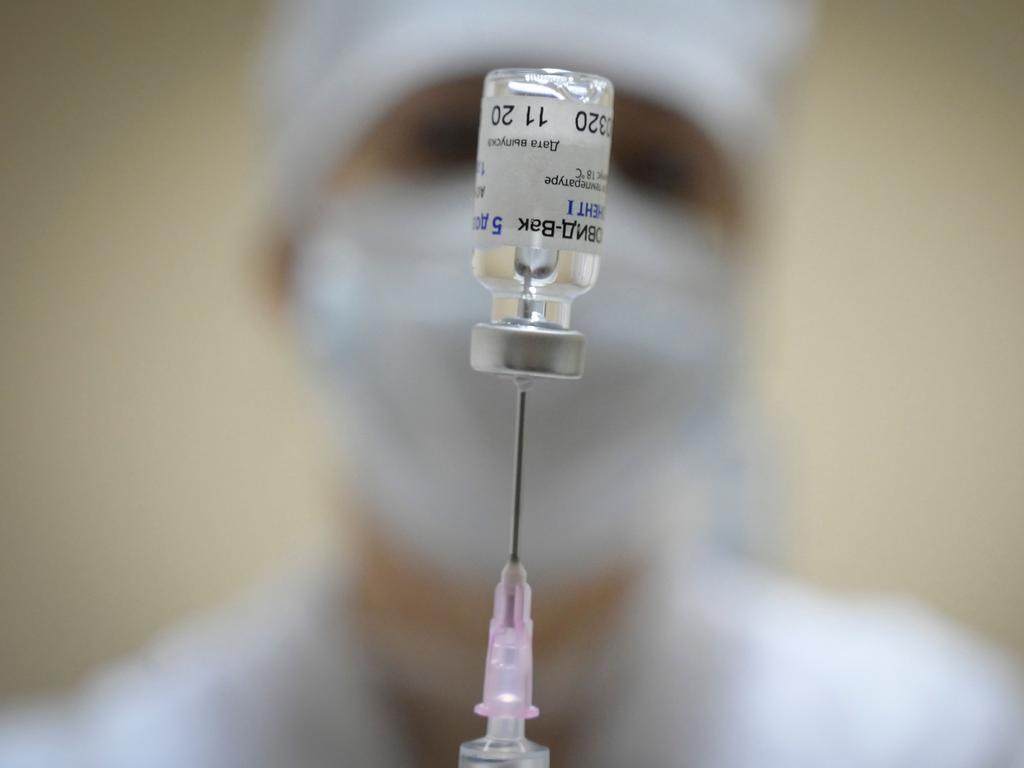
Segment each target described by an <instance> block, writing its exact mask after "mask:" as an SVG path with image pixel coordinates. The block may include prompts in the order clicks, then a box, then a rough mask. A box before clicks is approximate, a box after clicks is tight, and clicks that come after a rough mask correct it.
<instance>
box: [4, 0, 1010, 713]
mask: <svg viewBox="0 0 1024 768" xmlns="http://www.w3.org/2000/svg"><path fill="white" fill-rule="evenodd" d="M7 5H8V6H12V7H5V8H4V9H3V11H2V14H3V17H2V20H0V83H2V88H3V93H4V94H5V98H4V100H3V110H4V112H3V119H2V122H0V158H2V177H0V217H2V220H0V221H2V225H0V248H2V250H0V366H2V371H3V375H2V379H0V381H2V384H0V424H2V425H3V428H2V430H0V622H2V631H0V695H3V694H10V693H14V692H23V691H28V690H33V689H38V688H47V687H54V686H59V685H64V684H66V683H68V682H69V681H72V680H75V679H78V678H79V677H80V676H81V675H82V673H83V672H84V671H85V670H87V669H88V668H90V667H91V666H92V665H94V664H95V663H96V662H98V661H101V660H104V659H108V658H111V657H113V656H116V655H118V654H121V653H124V652H126V651H129V650H130V649H132V648H135V647H137V646H138V645H139V644H140V643H141V642H143V641H144V639H145V638H147V637H149V636H151V634H152V633H153V632H154V631H155V630H156V629H157V628H159V627H161V626H165V625H167V624H169V623H171V622H173V621H174V620H175V619H177V618H179V617H180V616H182V615H184V614H186V613H190V612H194V611H196V610H202V609H204V608H209V607H212V606H214V605H216V604H217V603H218V602H219V601H221V600H223V599H224V598H225V597H226V596H227V595H229V594H231V593H233V592H236V591H237V590H238V589H240V588H242V587H243V586H244V585H245V584H247V583H250V582H251V581H253V580H254V579H256V578H258V576H259V574H261V573H264V572H266V571H267V570H268V569H270V568H271V567H272V564H273V563H275V562H277V561H279V560H280V559H282V558H284V557H285V556H286V555H287V553H288V551H289V550H290V549H291V548H293V546H294V544H295V541H296V540H297V539H299V538H300V537H301V536H302V535H303V532H304V531H308V530H310V529H311V528H313V527H315V526H316V525H317V524H318V520H319V518H320V516H321V514H320V513H321V512H322V510H323V509H324V508H325V507H326V503H327V502H326V494H327V491H328V490H329V488H328V482H327V474H328V473H327V471H326V469H325V463H326V460H325V459H324V451H323V442H324V440H323V435H322V434H321V432H320V429H319V428H318V424H317V422H316V419H315V418H314V415H313V414H312V413H310V411H309V410H307V409H308V405H307V402H306V399H305V397H304V393H303V391H302V384H301V382H300V381H299V378H298V375H297V372H296V371H295V369H294V366H293V360H292V359H291V358H290V356H289V355H290V351H289V349H288V347H287V343H286V340H285V338H284V335H283V333H282V330H281V328H280V327H279V326H278V325H277V324H276V323H275V321H274V318H273V317H272V315H271V314H270V313H269V311H268V307H267V305H266V302H265V300H264V295H263V293H262V291H263V288H264V286H263V285H262V284H261V282H260V271H259V263H258V262H257V260H255V259H254V258H253V251H254V249H255V248H256V246H257V245H258V244H259V242H260V235H261V224H260V221H259V218H258V213H259V211H260V203H261V201H260V189H261V184H260V172H259V165H258V162H257V161H258V158H259V156H260V155H259V151H258V146H257V145H256V142H255V138H254V125H253V120H252V116H251V115H250V114H249V112H248V108H247V106H246V105H247V98H248V94H247V92H246V86H247V80H246V78H247V67H248V66H249V63H250V62H249V60H248V58H247V57H248V56H249V52H250V50H251V45H252V42H253V40H254V39H255V35H256V33H257V22H258V15H259V4H255V3H246V2H243V0H232V1H231V2H218V3H203V2H191V1H190V2H179V3H156V2H153V3H129V2H118V1H117V0H104V2H99V3H91V4H61V5H65V6H68V7H65V8H63V9H61V10H60V12H59V13H58V12H57V11H52V10H48V9H47V8H44V7H43V6H50V5H52V4H42V3H37V4H28V3H22V4H13V3H9V4H7ZM15 5H17V6H18V7H17V8H15V7H13V6H15ZM87 6H88V7H87ZM1021 16H1022V14H1021V13H1020V12H1019V10H1018V9H1017V8H1016V4H1015V3H1013V2H1003V3H995V2H985V3H976V2H966V0H965V1H963V2H953V1H952V0H941V2H939V1H936V2H931V3H925V2H916V3H894V2H884V1H882V0H877V1H876V2H856V3H851V2H839V1H838V0H837V1H836V2H834V3H832V4H830V5H828V6H827V12H826V14H825V17H824V20H823V30H822V38H821V41H820V47H819V49H818V51H817V52H816V53H815V55H814V56H813V58H812V61H811V65H810V66H809V67H808V69H807V72H806V74H805V77H804V79H803V81H802V83H801V89H800V90H799V91H798V92H797V94H796V95H797V97H798V98H797V99H796V100H795V102H794V105H793V106H794V111H793V116H792V120H791V123H792V125H791V133H790V134H789V137H788V139H787V142H786V145H785V147H784V152H783V154H782V158H781V159H780V161H779V163H778V169H779V171H780V173H781V176H780V177H779V179H778V181H777V182H776V187H773V188H769V189H768V190H767V192H768V193H769V194H768V195H767V197H768V201H767V208H766V211H767V213H768V214H770V215H766V217H765V218H766V221H767V222H768V223H766V225H765V226H766V229H767V236H768V237H769V241H770V244H771V248H770V249H769V250H770V254H769V256H770V258H766V259H764V260H763V261H761V262H759V263H758V267H757V278H758V279H757V281H756V284H755V295H754V298H755V301H754V304H753V307H754V308H753V311H752V322H753V324H754V326H755V335H754V342H755V343H754V353H755V359H756V361H757V363H758V365H757V366H756V373H757V376H756V383H757V385H758V388H759V391H760V392H761V393H762V394H763V399H764V401H765V403H766V405H767V406H768V409H769V411H768V412H769V414H770V418H771V420H772V422H773V423H774V424H775V425H777V426H778V427H779V428H780V429H781V430H782V434H783V435H784V436H785V437H784V439H782V440H781V443H780V446H781V448H782V449H783V451H784V456H785V458H786V463H785V467H786V470H785V477H786V481H787V482H786V483H785V484H784V488H785V490H786V492H787V495H788V502H789V507H790V510H791V517H790V521H789V527H788V536H787V539H786V541H787V545H788V555H789V559H790V561H791V562H792V564H793V566H794V568H795V569H796V570H797V571H798V572H800V573H802V574H804V575H807V576H809V577H811V578H812V579H814V580H816V581H819V582H822V583H824V584H827V585H830V586H835V587H841V588H853V589H858V588H866V587H872V588H874V587H879V588H887V589H888V588H896V589H900V590H907V591H910V592H913V593H916V594H918V595H921V596H923V597H924V598H926V599H928V600H930V601H932V602H934V603H936V604H938V605H939V606H941V607H942V608H943V609H945V610H947V611H948V612H950V613H952V614H953V615H955V616H957V617H959V618H961V619H963V620H965V621H967V622H969V623H971V624H972V625H974V626H976V627H977V628H979V629H980V630H982V631H983V632H986V633H989V634H990V635H991V636H993V637H995V638H997V639H998V640H999V641H1001V642H1004V643H1006V644H1008V645H1010V646H1011V647H1013V648H1015V649H1016V650H1017V651H1019V652H1024V615H1022V611H1021V610H1020V607H1019V606H1020V600H1019V598H1018V596H1017V595H1018V593H1019V591H1020V588H1021V587H1022V586H1024V568H1022V567H1021V565H1020V564H1019V553H1020V552H1021V551H1022V550H1024V519H1022V515H1021V511H1022V501H1024V472H1022V471H1021V466H1022V464H1024V438H1022V435H1024V409H1022V406H1021V402H1020V401H1021V392H1024V302H1022V301H1021V291H1022V288H1024V261H1022V259H1021V252H1022V249H1024V216H1022V215H1021V212H1022V203H1024V187H1022V185H1024V181H1022V180H1024V142H1022V141H1021V138H1020V137H1021V136H1022V135H1024V105H1022V100H1021V98H1020V94H1021V93H1022V92H1024V29H1022V20H1021Z"/></svg>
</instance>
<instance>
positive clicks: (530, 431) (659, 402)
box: [292, 177, 734, 580]
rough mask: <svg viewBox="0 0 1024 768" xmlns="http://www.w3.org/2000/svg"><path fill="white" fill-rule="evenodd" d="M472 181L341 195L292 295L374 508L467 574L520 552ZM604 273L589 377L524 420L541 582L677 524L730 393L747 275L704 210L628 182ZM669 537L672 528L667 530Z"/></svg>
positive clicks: (526, 532)
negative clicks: (473, 345) (478, 277)
mask: <svg viewBox="0 0 1024 768" xmlns="http://www.w3.org/2000/svg"><path fill="white" fill-rule="evenodd" d="M471 199H472V189H471V187H470V185H468V184H467V183H466V181H465V179H463V178H461V177H460V178H459V179H458V180H445V179H435V180H432V181H430V182H412V181H409V180H402V182H401V183H398V182H397V181H395V182H391V183H380V184H378V185H377V186H375V187H373V188H365V189H362V190H360V191H359V192H358V194H356V193H352V194H349V195H347V196H345V197H342V198H338V199H336V200H334V201H333V202H332V204H331V205H330V206H328V207H327V208H325V210H324V212H323V213H322V215H321V216H320V217H319V219H318V223H317V225H316V226H315V227H313V229H312V230H311V231H310V232H309V233H308V236H307V237H306V238H305V239H304V240H302V241H301V242H300V243H299V251H298V257H297V262H296V265H295V271H294V277H293V286H292V291H293V297H292V299H293V302H292V303H293V308H294V313H295V318H296V321H297V325H298V327H299V330H300V333H301V336H302V338H303V340H304V342H305V343H304V346H305V348H306V349H307V351H308V352H309V355H310V357H311V359H312V361H313V363H314V366H315V368H316V369H317V371H318V373H319V375H320V379H321V384H322V385H323V387H324V391H325V392H326V395H327V400H328V403H329V405H330V408H331V412H332V414H333V417H334V418H335V419H336V422H337V428H338V432H339V434H340V435H341V437H342V440H343V446H344V453H345V456H346V458H347V459H348V460H349V462H350V463H351V468H350V474H351V477H352V478H354V480H355V482H356V483H358V485H359V489H358V495H359V497H360V499H361V500H363V501H364V502H365V503H366V504H367V505H368V510H369V513H370V514H372V515H374V516H375V522H376V523H377V524H378V525H379V526H380V527H381V528H382V529H383V530H384V531H385V532H386V533H387V534H388V535H390V536H393V537H395V539H396V542H397V543H398V544H400V545H401V546H403V547H405V548H406V549H408V550H410V551H412V552H414V553H416V554H417V555H419V556H421V557H423V558H426V559H428V560H429V561H430V562H432V563H434V564H436V565H437V566H438V567H440V568H442V569H445V570H447V571H449V572H451V573H453V574H454V575H456V576H460V575H465V574H468V573H471V574H473V575H476V574H479V573H483V574H486V576H487V577H488V578H490V577H493V575H494V573H495V572H496V569H498V568H500V565H501V563H502V562H503V558H504V557H505V556H506V555H507V549H506V547H507V538H508V531H507V526H508V520H509V509H510V505H511V494H512V475H511V473H512V450H513V445H512V443H511V441H510V438H509V435H510V434H511V427H512V424H513V418H514V400H515V397H514V387H513V385H512V384H511V383H509V382H505V381H501V380H499V379H496V378H494V377H491V376H488V375H485V374H481V373H477V372H475V371H473V370H472V369H471V368H470V366H469V358H468V355H469V333H470V328H471V327H472V325H473V323H474V322H476V321H477V320H478V319H479V318H481V317H486V316H487V314H488V311H489V306H490V295H489V294H488V292H487V291H486V290H485V289H484V288H483V287H481V286H480V285H479V284H477V283H476V281H475V280H474V278H473V276H472V273H471V270H470V264H469V262H470V253H471V244H470V236H469V231H468V230H469V220H470V214H471ZM606 232H607V240H606V243H605V256H604V257H603V259H602V264H601V270H602V275H601V279H600V281H599V282H598V284H597V287H595V288H594V290H593V291H591V292H590V293H588V294H586V295H584V296H582V297H581V298H579V299H578V300H577V301H576V302H575V304H574V326H575V327H577V328H579V329H580V330H582V331H583V332H584V333H585V334H586V335H587V339H588V351H587V370H586V373H585V375H584V376H583V378H582V380H580V381H578V382H541V383H539V384H537V385H536V386H535V388H534V391H533V393H532V394H531V396H530V400H531V402H530V409H529V412H528V415H527V423H526V446H527V448H526V464H525V491H524V512H523V528H522V541H521V551H522V554H523V560H524V563H525V564H526V566H527V568H528V569H529V570H530V573H531V580H548V579H551V580H575V579H583V578H586V576H587V574H588V573H591V572H593V571H594V570H599V569H603V568H607V567H610V566H613V565H615V564H616V563H621V562H623V561H628V560H632V559H635V558H637V557H639V556H641V555H642V553H643V552H644V550H645V549H646V548H647V547H649V546H650V545H651V543H652V542H654V541H656V540H657V539H658V538H659V536H660V535H661V534H663V533H664V532H665V530H666V529H665V528H664V526H666V525H669V524H670V522H671V521H666V519H665V517H664V515H663V514H662V513H663V512H665V511H668V512H669V514H670V516H671V517H672V518H677V517H685V516H687V514H688V512H687V510H686V509H679V508H671V507H670V508H668V509H667V510H666V504H665V503H664V498H663V496H664V495H666V492H667V493H668V494H669V495H671V496H672V497H673V498H674V499H675V503H676V504H678V505H680V506H685V503H686V502H685V501H684V500H683V498H682V497H681V496H680V494H681V493H683V492H684V491H685V489H684V488H682V486H683V485H685V484H686V480H687V478H691V477H692V476H693V474H694V473H692V472H691V471H690V470H692V469H693V466H694V460H695V457H699V456H701V453H702V452H701V450H700V449H701V446H702V445H706V444H711V443H713V442H714V433H715V431H716V430H717V429H718V428H719V426H718V425H719V424H720V419H719V418H718V417H719V416H720V414H721V413H723V407H722V406H723V404H724V402H725V401H726V400H728V394H727V392H728V387H727V383H728V380H729V378H730V377H729V376H728V369H729V367H730V363H731V358H732V354H733V352H734V344H733V337H734V333H733V327H732V326H733V315H734V313H733V311H732V309H733V307H732V304H733V298H732V296H733V290H732V287H733V286H732V280H731V278H730V275H729V269H728V267H727V263H728V262H727V260H726V259H724V258H723V257H722V255H720V254H718V253H715V252H714V251H713V249H712V248H711V247H710V246H709V244H708V242H709V241H708V239H707V238H706V237H704V236H703V231H702V228H701V226H700V225H699V224H698V222H697V220H696V219H695V217H693V216H691V215H688V214H687V212H686V211H681V210H679V208H678V207H672V208H669V207H667V206H666V207H662V206H660V205H659V204H657V203H654V202H652V201H650V200H648V199H646V198H643V197H640V196H638V195H636V193H633V192H631V191H630V190H629V189H628V188H624V187H622V188H620V187H617V188H616V189H615V193H614V197H613V198H612V199H611V200H610V201H609V212H608V215H607V221H606ZM662 538H663V537H662Z"/></svg>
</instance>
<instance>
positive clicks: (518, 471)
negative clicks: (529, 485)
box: [509, 379, 529, 563]
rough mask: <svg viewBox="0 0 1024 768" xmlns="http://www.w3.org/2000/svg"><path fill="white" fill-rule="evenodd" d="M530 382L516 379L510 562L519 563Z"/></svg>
mask: <svg viewBox="0 0 1024 768" xmlns="http://www.w3.org/2000/svg"><path fill="white" fill-rule="evenodd" d="M528 386H529V382H528V381H526V380H522V379H516V453H515V464H514V467H513V471H514V473H515V490H514V492H513V495H512V545H511V551H510V553H509V560H510V561H511V562H513V563H515V562H518V561H519V517H520V514H521V512H522V502H523V425H524V423H525V421H526V390H527V388H528Z"/></svg>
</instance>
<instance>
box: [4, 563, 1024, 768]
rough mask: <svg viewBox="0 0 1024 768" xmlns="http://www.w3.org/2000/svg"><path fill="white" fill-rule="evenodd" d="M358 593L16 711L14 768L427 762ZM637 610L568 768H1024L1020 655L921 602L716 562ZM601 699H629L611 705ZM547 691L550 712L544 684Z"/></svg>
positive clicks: (286, 599)
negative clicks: (404, 726)
mask: <svg viewBox="0 0 1024 768" xmlns="http://www.w3.org/2000/svg"><path fill="white" fill-rule="evenodd" d="M346 588H347V587H346V584H345V580H344V579H343V578H341V577H339V576H338V575H337V574H336V573H334V572H332V571H330V570H329V569H326V568H314V569H311V570H310V571H309V572H306V573H303V574H302V575H301V577H297V578H290V579H288V580H286V581H285V582H284V583H282V584H280V585H278V586H276V587H274V588H273V589H271V590H269V591H268V592H267V593H265V594H262V595H258V596H257V597H255V598H254V599H253V600H250V601H249V602H248V603H247V604H246V605H244V606H242V607H240V608H236V609H235V610H233V611H232V612H230V613H228V614H226V615H224V616H222V617H220V618H217V619H215V620H209V621H206V622H204V623H202V624H200V625H198V626H195V627H192V628H191V629H188V630H186V631H185V632H181V633H178V634H177V635H175V636H173V637H172V638H170V639H169V640H167V641H165V642H163V643H161V644H159V645H157V646H156V648H155V649H154V650H153V651H152V652H151V653H149V654H146V655H144V656H142V657H140V658H138V659H135V660H133V661H131V662H129V663H126V664H122V665H121V666H119V667H118V668H116V669H114V670H112V671H110V672H107V673H106V674H105V675H103V676H101V677H100V678H99V679H98V680H96V681H94V682H93V683H91V684H89V685H88V686H87V687H86V689H85V690H83V691H82V692H81V693H79V694H78V695H76V696H75V697H74V698H73V699H71V700H68V701H65V702H62V703H60V704H50V705H42V706H40V707H39V708H38V709H37V710H35V711H33V712H19V713H12V712H8V713H7V714H6V715H4V716H2V717H0V766H2V767H3V768H143V767H144V768H182V767H183V766H188V768H229V767H232V766H245V767H246V768H282V767H283V766H287V767H288V768H337V766H346V767H351V768H394V767H395V766H408V767H409V768H414V766H416V765H418V764H419V761H417V760H416V759H415V757H416V756H415V755H413V754H410V745H409V744H408V742H407V741H406V740H405V739H404V738H403V734H402V732H401V730H400V728H399V727H398V725H397V723H398V718H397V717H396V716H395V713H394V712H393V711H392V710H391V709H390V705H389V702H388V701H387V700H386V699H384V698H383V697H382V693H381V689H382V686H381V685H380V680H381V678H382V676H385V675H387V674H388V672H387V670H384V669H380V668H379V667H377V666H376V665H375V663H374V659H375V654H374V653H373V649H372V647H370V648H368V647H366V646H364V644H363V642H362V641H361V639H360V638H359V637H358V636H357V635H356V634H354V632H353V631H352V626H353V625H351V624H350V623H347V622H346V621H344V620H343V619H339V617H338V615H337V613H336V611H335V608H336V607H337V606H338V605H340V604H342V599H341V598H342V597H343V596H344V594H345V590H346ZM630 618H631V619H632V620H633V621H634V623H633V624H632V625H631V626H632V629H629V628H627V629H625V630H623V633H622V635H620V636H619V637H618V638H617V640H616V641H615V643H614V645H613V646H612V647H610V648H607V649H605V650H604V652H603V656H604V658H605V661H604V663H602V664H601V665H600V666H598V667H596V668H595V669H596V670H597V672H596V674H597V675H598V676H597V678H596V679H595V680H593V681H592V682H593V685H592V686H589V687H588V695H587V696H586V697H584V700H585V701H597V702H600V704H601V705H600V706H597V707H594V706H591V707H589V708H588V707H582V708H581V709H580V713H579V719H578V720H576V721H575V722H577V723H578V724H585V725H586V728H585V730H584V731H583V734H582V736H583V738H582V741H581V748H580V751H579V753H578V754H577V755H575V757H573V756H570V755H568V754H558V753H556V754H554V755H553V761H554V764H555V765H560V766H564V767H565V768H571V766H587V768H605V766H607V767H608V768H621V766H624V765H635V766H639V767H640V768H648V767H651V768H676V767H678V768H684V767H685V768H694V767H702V768H805V767H806V768H823V767H824V766H827V767H828V768H898V767H906V768H921V767H922V766H927V767H928V768H1021V766H1024V720H1022V716H1021V709H1020V699H1019V694H1018V690H1017V688H1016V687H1015V686H1016V684H1015V682H1014V680H1013V678H1012V677H1011V676H1010V673H1009V671H1008V668H1007V667H1006V665H1005V662H1004V661H1003V660H1002V659H1000V658H999V657H997V656H996V655H994V654H993V653H991V652H990V651H987V650H986V649H984V648H983V647H981V646H980V645H979V644H977V643H976V642H975V641H973V640H971V639H969V638H967V637H965V636H964V635H962V634H959V633H957V632H954V631H952V630H950V629H948V628H945V627H943V626H941V625H940V624H939V623H938V622H937V621H936V620H935V619H934V618H932V617H931V616H929V615H927V614H925V613H924V612H923V611H922V610H921V609H920V608H917V607H914V606H909V605H906V604H897V603H894V602H891V601H887V602H879V601H868V600H859V601H850V602H839V601H835V600H831V599H828V598H825V597H823V596H822V595H820V594H817V593H815V592H813V591H811V590H808V589H805V588H802V587H798V586H795V585H794V584H792V583H790V582H788V581H785V580H782V579H779V578H778V577H776V576H773V575H771V574H768V573H765V572H762V571H757V570H752V569H741V568H736V567H734V566H729V565H726V564H724V563H721V562H719V563H712V562H708V561H705V562H702V563H700V564H699V565H697V566H695V567H694V568H693V569H690V570H688V571H686V572H678V571H676V570H675V569H672V570H671V571H669V572H667V573H664V574H654V575H652V578H651V580H650V584H649V585H648V587H647V588H646V591H645V594H644V597H643V598H642V599H640V600H638V601H637V602H636V603H634V607H633V609H632V613H631V616H630ZM638 630H642V631H638ZM481 631H483V629H481ZM424 641H429V638H424ZM483 650H484V649H483V646H482V645H481V649H480V653H481V657H480V659H478V660H477V661H479V662H480V664H479V666H480V669H481V673H482V654H483ZM594 690H596V691H603V692H605V694H606V695H607V692H610V691H616V692H617V696H616V698H615V699H614V700H613V701H612V702H611V703H608V706H605V704H606V703H607V702H606V701H605V696H598V697H592V696H590V695H589V693H590V692H592V691H594ZM536 700H537V702H538V704H539V705H540V707H541V710H542V715H541V716H542V717H544V714H543V713H544V710H545V707H546V706H547V704H548V703H549V702H548V699H547V698H546V692H545V689H544V688H543V687H539V688H538V689H537V691H536ZM473 703H474V702H473V701H472V700H467V701H465V702H462V701H458V702H455V701H451V700H448V701H447V702H446V704H447V705H449V706H459V707H461V706H464V707H466V708H467V711H468V708H469V707H471V706H472V704H473ZM479 726H480V728H479V730H480V731H481V732H482V730H483V720H480V721H479ZM475 735H479V734H466V736H467V738H469V737H472V736H475ZM456 747H457V745H456V744H454V743H453V744H451V747H450V754H451V756H452V762H451V764H452V765H454V764H455V750H456Z"/></svg>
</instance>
